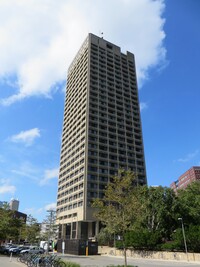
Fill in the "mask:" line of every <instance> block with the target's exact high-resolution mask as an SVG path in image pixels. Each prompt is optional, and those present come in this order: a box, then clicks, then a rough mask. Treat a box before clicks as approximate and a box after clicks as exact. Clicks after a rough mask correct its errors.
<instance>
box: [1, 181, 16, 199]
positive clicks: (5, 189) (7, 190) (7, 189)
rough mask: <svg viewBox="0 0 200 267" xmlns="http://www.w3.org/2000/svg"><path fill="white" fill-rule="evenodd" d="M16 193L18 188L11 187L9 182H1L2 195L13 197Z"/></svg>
mask: <svg viewBox="0 0 200 267" xmlns="http://www.w3.org/2000/svg"><path fill="white" fill-rule="evenodd" d="M15 191H16V187H15V186H14V185H11V184H10V182H9V180H5V179H1V180H0V194H2V195H3V194H11V195H13V194H14V193H15Z"/></svg>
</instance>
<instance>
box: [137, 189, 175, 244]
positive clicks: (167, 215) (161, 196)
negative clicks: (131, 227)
mask: <svg viewBox="0 0 200 267" xmlns="http://www.w3.org/2000/svg"><path fill="white" fill-rule="evenodd" d="M137 191H138V199H140V203H141V216H138V217H137V218H136V219H137V221H136V223H135V227H136V228H141V230H142V231H143V229H146V230H148V231H149V232H152V233H156V232H158V233H159V234H160V233H161V234H162V237H163V238H165V239H170V236H171V233H172V232H173V231H174V230H175V229H176V223H177V219H176V218H177V216H176V214H177V206H176V199H177V197H176V195H175V193H174V192H173V190H172V189H170V188H167V187H162V186H158V187H147V186H143V187H138V188H137Z"/></svg>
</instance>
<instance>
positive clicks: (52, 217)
mask: <svg viewBox="0 0 200 267" xmlns="http://www.w3.org/2000/svg"><path fill="white" fill-rule="evenodd" d="M47 212H49V213H50V215H49V231H48V243H47V253H49V243H50V237H51V227H52V224H54V214H55V212H56V211H55V210H47Z"/></svg>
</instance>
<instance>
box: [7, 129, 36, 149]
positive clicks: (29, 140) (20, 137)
mask: <svg viewBox="0 0 200 267" xmlns="http://www.w3.org/2000/svg"><path fill="white" fill-rule="evenodd" d="M38 137H40V130H39V129H38V128H33V129H30V130H27V131H21V132H20V133H18V134H16V135H13V136H11V137H10V138H9V140H10V141H11V142H14V143H24V144H25V145H26V146H31V145H32V144H33V142H34V140H35V139H36V138H38Z"/></svg>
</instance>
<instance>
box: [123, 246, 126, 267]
mask: <svg viewBox="0 0 200 267" xmlns="http://www.w3.org/2000/svg"><path fill="white" fill-rule="evenodd" d="M123 245H124V266H125V267H126V266H127V256H126V246H125V244H123Z"/></svg>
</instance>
